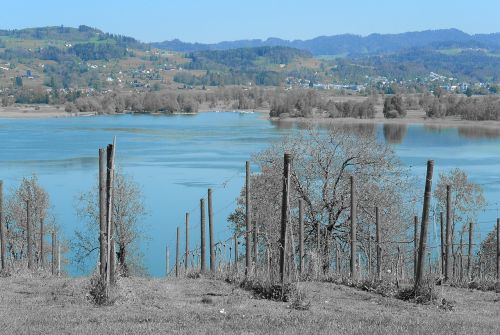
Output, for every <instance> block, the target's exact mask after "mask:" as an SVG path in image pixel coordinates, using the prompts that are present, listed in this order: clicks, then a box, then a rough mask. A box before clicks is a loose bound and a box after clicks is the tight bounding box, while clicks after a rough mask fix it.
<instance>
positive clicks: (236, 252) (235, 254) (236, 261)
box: [234, 234, 239, 271]
mask: <svg viewBox="0 0 500 335" xmlns="http://www.w3.org/2000/svg"><path fill="white" fill-rule="evenodd" d="M238 257H239V251H238V235H236V234H234V268H235V269H236V271H238Z"/></svg>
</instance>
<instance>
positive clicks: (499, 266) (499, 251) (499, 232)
mask: <svg viewBox="0 0 500 335" xmlns="http://www.w3.org/2000/svg"><path fill="white" fill-rule="evenodd" d="M497 281H500V218H497Z"/></svg>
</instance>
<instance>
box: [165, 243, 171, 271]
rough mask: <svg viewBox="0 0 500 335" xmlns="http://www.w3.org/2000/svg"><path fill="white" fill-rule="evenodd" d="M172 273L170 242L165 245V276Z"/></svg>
mask: <svg viewBox="0 0 500 335" xmlns="http://www.w3.org/2000/svg"><path fill="white" fill-rule="evenodd" d="M169 273H170V249H169V248H168V244H167V245H166V247H165V277H168V274H169Z"/></svg>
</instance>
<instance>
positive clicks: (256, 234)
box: [252, 211, 259, 273]
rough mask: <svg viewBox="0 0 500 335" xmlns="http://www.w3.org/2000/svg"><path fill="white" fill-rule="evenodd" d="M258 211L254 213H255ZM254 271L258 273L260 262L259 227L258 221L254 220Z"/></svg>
mask: <svg viewBox="0 0 500 335" xmlns="http://www.w3.org/2000/svg"><path fill="white" fill-rule="evenodd" d="M255 212H256V211H254V213H255ZM252 227H253V244H252V246H253V269H254V271H255V273H257V262H258V260H259V227H258V225H257V220H255V219H254V220H253V222H252Z"/></svg>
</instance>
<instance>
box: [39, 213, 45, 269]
mask: <svg viewBox="0 0 500 335" xmlns="http://www.w3.org/2000/svg"><path fill="white" fill-rule="evenodd" d="M44 234H45V233H44V232H43V218H42V217H40V267H41V268H42V269H43V268H45V256H44V254H43V252H44V250H43V247H44V246H43V237H44Z"/></svg>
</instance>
